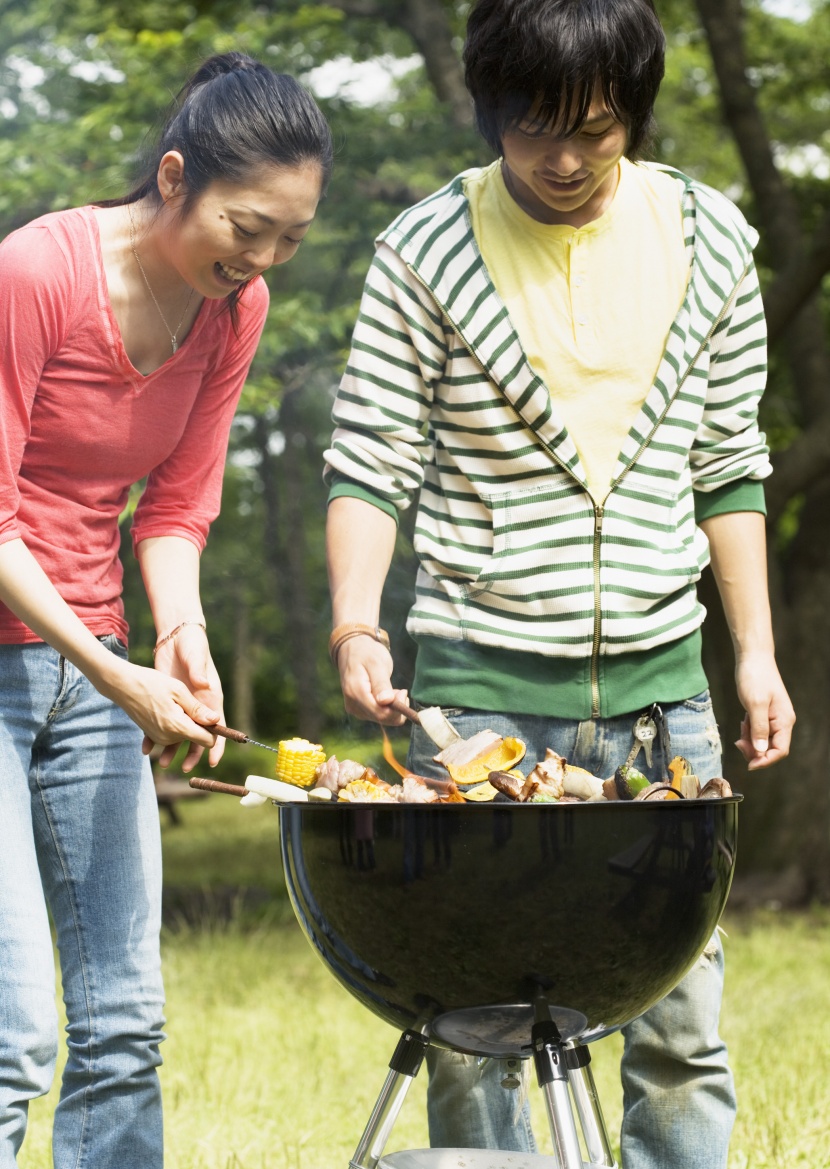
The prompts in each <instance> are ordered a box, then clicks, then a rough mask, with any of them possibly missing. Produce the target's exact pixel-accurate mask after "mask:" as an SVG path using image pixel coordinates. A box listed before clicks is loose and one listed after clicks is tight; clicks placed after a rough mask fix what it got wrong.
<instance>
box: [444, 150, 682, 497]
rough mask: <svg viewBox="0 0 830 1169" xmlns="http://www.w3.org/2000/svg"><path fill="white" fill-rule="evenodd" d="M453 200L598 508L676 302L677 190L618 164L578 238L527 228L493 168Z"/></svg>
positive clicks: (643, 170)
mask: <svg viewBox="0 0 830 1169" xmlns="http://www.w3.org/2000/svg"><path fill="white" fill-rule="evenodd" d="M465 190H466V193H467V197H468V199H469V202H470V213H471V216H472V224H473V231H474V233H475V237H476V240H477V241H478V246H479V248H480V250H481V253H482V256H483V257H484V262H485V264H486V265H487V268H488V270H489V272H490V276H491V278H492V280H493V283H494V284H495V286H496V288H497V290H498V292H499V295H500V296H501V298H502V300H503V301H504V303H505V305H506V306H507V310H508V312H509V314H510V318H511V320H512V321H513V324H514V326H515V328H516V331H517V333H518V335H519V339H520V340H521V342H522V346H523V347H524V350H525V353H526V354H527V357H528V359H529V361H530V364H531V365H532V366H533V368H534V370H535V371H536V372H537V373H538V374H539V375H540V377H541V378H543V380H544V381H545V383H546V385H547V386H548V388H549V390H550V393H551V398H552V400H553V404H554V407H555V409H556V410H557V413H558V414H559V415H560V416H561V417H562V419H563V421H564V423H565V426H566V427H567V429H568V431H569V433H570V435H571V437H572V438H573V440H574V442H575V443H576V448H577V450H578V451H579V457H580V459H581V460H582V464H583V466H584V467H585V471H586V474H587V476H588V484H589V487H590V489H591V494H592V495H593V496H594V498H595V499H596V500H597V501H600V502H601V501H602V500H603V499H604V498H605V496H606V495H607V493H608V487H609V485H610V482H611V474H612V471H613V468H614V464H615V463H616V461H617V456H618V455H619V453H620V450H621V448H622V445H623V442H624V441H625V437H626V435H627V434H628V432H629V430H630V429H631V425H632V423H633V422H634V419H635V417H636V416H637V413H638V411H639V410H640V407H641V406H642V404H643V402H644V400H645V398H646V395H647V394H648V391H649V390H650V389H651V386H652V383H653V381H654V377H655V374H656V373H657V369H658V367H659V365H660V360H661V358H662V356H663V350H664V348H665V344H666V338H667V336H668V332H669V328H670V327H671V323H672V321H673V320H674V318H675V316H676V315H677V312H678V309H679V308H680V306H681V304H682V303H683V298H684V297H685V294H686V286H687V284H688V281H689V271H690V264H689V256H688V254H687V250H686V246H685V243H684V239H683V221H682V212H681V205H680V188H679V186H678V184H677V182H676V181H675V180H674V179H672V178H670V177H669V176H668V175H666V174H664V173H662V172H661V171H656V170H653V169H651V168H649V167H642V166H637V165H636V164H635V163H631V162H629V161H628V160H627V159H623V160H622V161H621V163H620V181H619V185H618V187H617V190H616V193H615V195H614V199H613V202H612V203H611V206H610V207H609V208H608V210H607V211H606V212H605V213H604V214H603V215H601V216H600V217H599V219H595V220H594V221H593V222H592V223H588V224H586V226H585V227H580V228H574V227H567V226H562V225H559V224H554V225H549V224H544V223H539V222H537V220H535V219H533V218H531V216H529V215H528V214H527V213H526V212H524V211H523V210H522V209H521V207H519V206H518V204H516V203H515V201H514V200H513V199H512V198H511V196H510V195H509V193H508V191H507V188H506V187H505V185H504V179H503V178H502V172H501V164H500V163H499V162H495V163H493V164H492V165H491V166H489V167H487V168H485V169H484V170H482V171H481V172H479V173H478V174H477V175H475V176H473V177H471V178H469V179H467V180H466V182H465Z"/></svg>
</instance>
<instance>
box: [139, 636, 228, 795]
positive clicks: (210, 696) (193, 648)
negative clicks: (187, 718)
mask: <svg viewBox="0 0 830 1169" xmlns="http://www.w3.org/2000/svg"><path fill="white" fill-rule="evenodd" d="M155 667H156V670H157V671H159V672H160V673H162V674H166V675H168V676H169V677H170V678H175V679H176V680H177V681H179V682H182V683H183V684H184V685H185V686H186V687H187V689H188V691H189V692H190V694H191V695H192V696H193V698H195V699H196V700H197V702H199V703H200V704H201V707H202V711H203V712H204V713H202V714H200V715H199V716H198V717H197V718H196V721H197V722H201V723H213V722H220V723H222V722H224V721H225V718H224V712H223V701H224V699H223V696H222V683H221V682H220V681H219V674H218V673H217V671H216V667H215V665H214V664H213V658H212V657H211V656H210V647H209V646H208V639H207V634H206V633H205V631H204V629H202V628H201V627H200V626H199V625H185V626H184V627H183V628H182V629H180V630H179V632H178V633H177V634H176V636H175V637H173V638H171V639H170V641H168V642H165V644H164V645H163V646H161V647H160V648H159V650H158V651H157V653H156V661H155ZM184 737H186V738H189V739H190V750H189V751H188V753H187V755H186V757H185V760H184V763H183V764H182V771H184V772H188V771H191V770H192V769H193V768H194V767H195V766H196V764H197V763H198V762H199V759H200V758H201V756H202V751H203V749H204V747H203V745H202V744H203V742H204V740H198V739H197V740H194V739H193V738H192V736H190V735H188V736H183V738H184ZM180 742H181V739H180V740H179V741H177V742H175V743H171V742H170V740H169V739H155V738H153V736H152V735H150V734H149V733H147V734H146V737H145V740H144V752H145V754H147V753H150V752H151V751H155V749H156V748H157V747H158V746H159V745H160V744H162V743H164V744H166V745H165V747H164V750H163V751H162V752H161V754H160V755H159V756H158V763H159V764H160V766H162V767H167V766H168V765H169V764H170V763H171V762H172V760H173V756H174V755H175V754H176V751H177V749H178V747H179V745H180ZM211 743H212V746H211V748H210V754H209V755H208V763H209V764H210V766H211V767H215V766H216V764H217V763H218V762H219V760H220V759H221V758H222V753H223V751H224V750H225V740H224V739H222V738H211Z"/></svg>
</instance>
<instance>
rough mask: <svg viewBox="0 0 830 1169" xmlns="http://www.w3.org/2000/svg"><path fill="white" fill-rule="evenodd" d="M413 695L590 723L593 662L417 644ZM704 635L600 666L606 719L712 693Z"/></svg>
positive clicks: (466, 644)
mask: <svg viewBox="0 0 830 1169" xmlns="http://www.w3.org/2000/svg"><path fill="white" fill-rule="evenodd" d="M415 640H416V642H417V644H418V655H417V658H416V661H415V679H414V681H413V684H412V695H413V697H414V698H415V700H416V701H417V702H419V703H422V704H423V705H424V706H445V707H454V706H460V707H464V708H465V709H469V710H489V711H498V712H499V713H501V714H536V715H542V716H545V717H549V718H573V719H580V720H583V719H589V718H590V717H591V662H590V658H550V657H543V656H542V654H534V653H521V652H519V651H517V650H508V649H499V648H497V647H494V646H489V645H478V644H476V643H475V642H473V641H450V640H448V639H446V638H443V637H416V638H415ZM701 645H702V636H701V632H700V630H699V629H697V630H695V632H694V633H690V634H689V635H688V636H687V637H682V638H680V639H679V640H677V641H671V642H669V643H668V644H667V645H661V646H658V647H657V648H656V649H651V650H646V651H643V650H638V651H636V652H634V653H625V654H613V655H607V656H604V657H602V658H601V659H600V666H599V692H600V717H601V718H615V717H616V716H617V715H621V714H628V713H630V712H634V711H637V710H642V709H643V708H644V707H646V706H649V705H650V704H651V703H652V702H682V701H683V700H684V699H686V698H694V697H695V695H696V694H701V693H702V692H703V691H704V690H705V689H706V688H707V685H708V683H707V681H706V675H705V674H704V672H703V665H702V662H701Z"/></svg>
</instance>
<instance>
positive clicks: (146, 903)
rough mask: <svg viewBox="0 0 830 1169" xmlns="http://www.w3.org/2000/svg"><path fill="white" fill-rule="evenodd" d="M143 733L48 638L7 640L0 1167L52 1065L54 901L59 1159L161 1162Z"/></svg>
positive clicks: (81, 1166)
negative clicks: (60, 1066)
mask: <svg viewBox="0 0 830 1169" xmlns="http://www.w3.org/2000/svg"><path fill="white" fill-rule="evenodd" d="M105 644H107V646H108V648H110V649H111V650H112V651H113V652H115V653H120V654H122V655H123V656H126V651H125V650H124V648H123V646H121V645H120V644H119V643H118V642H117V641H116V640H115V638H107V639H105ZM141 739H142V736H141V731H140V730H139V729H138V727H137V726H136V725H135V724H134V723H133V722H132V721H131V720H130V719H129V718H128V717H127V715H126V714H125V713H124V712H123V711H122V710H121V709H120V708H119V707H117V706H114V705H113V704H112V703H111V702H109V701H107V699H105V698H103V697H102V696H101V695H100V694H99V693H98V692H97V690H95V689H94V688H93V686H92V685H91V684H90V683H89V682H88V681H87V679H86V678H85V677H84V676H83V675H82V674H80V673H79V672H78V671H77V670H76V669H75V667H74V666H72V665H71V664H70V663H69V662H67V661H66V660H65V659H64V658H62V657H61V656H60V655H59V654H57V653H56V652H55V651H54V650H52V649H51V648H50V647H49V646H47V645H43V644H34V645H25V646H16V645H3V646H0V824H1V825H2V827H1V828H0V1169H12V1167H13V1166H14V1165H15V1164H16V1156H17V1152H18V1150H19V1148H20V1145H21V1143H22V1141H23V1137H24V1134H25V1130H26V1120H27V1114H28V1105H29V1101H30V1100H31V1099H33V1098H34V1097H36V1096H40V1095H42V1094H43V1093H45V1092H47V1091H48V1089H49V1087H50V1084H51V1081H52V1077H53V1074H54V1067H55V1060H56V1056H57V1043H58V1028H57V1012H56V1008H55V971H54V961H53V955H52V941H51V937H50V932H49V921H48V917H47V906H48V908H49V911H50V912H51V914H52V918H53V920H54V923H55V929H56V932H57V940H58V947H59V951H60V963H61V971H62V977H63V993H64V999H65V1002H66V1012H67V1035H68V1048H69V1052H68V1061H67V1064H66V1070H65V1072H64V1076H63V1083H62V1088H61V1095H60V1102H59V1104H58V1107H57V1110H56V1113H55V1122H54V1134H53V1156H54V1166H55V1169H160V1167H161V1165H162V1124H161V1096H160V1091H159V1083H158V1073H157V1071H156V1068H157V1067H158V1065H159V1063H160V1062H161V1060H160V1058H159V1051H158V1048H159V1043H160V1042H161V1040H162V1039H163V1033H162V1030H161V1028H162V1026H163V1024H164V1018H163V1013H162V1012H163V1006H164V995H163V989H162V982H161V964H160V958H159V931H160V924H161V923H160V917H161V913H160V908H161V849H160V841H159V828H158V809H157V805H156V800H155V794H154V791H153V782H152V775H151V772H150V767H149V761H148V760H147V759H146V758H145V757H144V756H142V754H141Z"/></svg>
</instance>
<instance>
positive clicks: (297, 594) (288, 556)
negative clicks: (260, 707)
mask: <svg viewBox="0 0 830 1169" xmlns="http://www.w3.org/2000/svg"><path fill="white" fill-rule="evenodd" d="M280 428H281V430H282V432H283V434H284V435H285V450H284V451H283V454H282V457H281V460H280V462H281V465H282V472H283V474H282V490H283V505H284V508H283V510H284V523H285V540H284V548H285V565H284V576H283V580H284V586H285V587H284V588H283V598H284V604H285V609H286V635H287V638H288V643H289V646H290V651H291V669H292V672H293V674H294V680H295V683H296V686H297V706H298V729H299V731H300V733H301V734H303V735H304V736H305V737H306V738H309V739H312V740H313V741H314V742H317V741H319V738H320V734H321V732H322V729H323V716H322V711H321V709H320V688H319V683H318V679H317V640H318V629H317V623H316V621H315V619H314V614H313V612H312V609H311V607H310V605H309V603H308V597H309V587H308V580H307V573H306V528H305V502H306V500H305V495H304V492H303V465H304V455H303V451H302V449H301V441H302V439H303V432H302V429H301V427H300V424H299V418H298V414H297V393H296V392H294V393H286V394H285V396H284V397H283V400H282V407H281V409H280Z"/></svg>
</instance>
